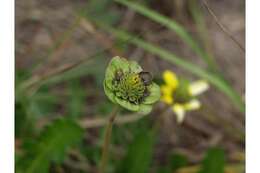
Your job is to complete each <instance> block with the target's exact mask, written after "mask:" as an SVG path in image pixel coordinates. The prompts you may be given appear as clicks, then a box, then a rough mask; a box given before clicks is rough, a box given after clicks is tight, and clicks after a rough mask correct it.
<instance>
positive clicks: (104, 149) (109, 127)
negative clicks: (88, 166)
mask: <svg viewBox="0 0 260 173" xmlns="http://www.w3.org/2000/svg"><path fill="white" fill-rule="evenodd" d="M118 110H119V107H118V106H115V108H114V109H113V111H112V113H111V115H110V117H109V119H108V123H107V126H106V129H105V139H104V143H103V147H102V156H101V162H100V167H99V173H104V171H105V167H106V162H107V159H108V149H109V145H110V139H111V134H112V127H113V123H114V120H115V117H116V115H117V113H118Z"/></svg>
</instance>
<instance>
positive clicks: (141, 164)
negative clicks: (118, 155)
mask: <svg viewBox="0 0 260 173" xmlns="http://www.w3.org/2000/svg"><path fill="white" fill-rule="evenodd" d="M153 146H154V135H153V133H149V132H145V131H142V132H140V133H139V134H137V135H136V136H135V138H134V140H133V142H132V144H130V145H129V148H128V151H127V154H126V156H125V157H124V158H123V160H122V161H121V163H120V165H119V167H118V168H117V170H116V171H115V172H116V173H122V172H123V173H146V172H149V171H148V170H149V167H150V162H151V159H152V154H153Z"/></svg>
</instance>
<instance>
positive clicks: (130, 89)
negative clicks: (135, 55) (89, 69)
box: [103, 56, 160, 114]
mask: <svg viewBox="0 0 260 173" xmlns="http://www.w3.org/2000/svg"><path fill="white" fill-rule="evenodd" d="M103 85H104V90H105V94H106V95H107V96H108V98H109V99H110V100H111V101H112V102H113V103H115V104H118V105H120V106H122V107H124V108H126V109H128V110H130V111H135V112H138V113H142V114H148V113H149V112H151V110H152V105H153V104H154V103H155V102H156V101H158V100H159V99H160V87H159V86H158V85H157V84H155V83H154V82H153V81H152V76H151V74H150V73H149V72H144V71H143V69H142V68H141V67H140V66H139V65H138V64H137V62H135V61H127V60H126V59H125V58H120V57H118V56H117V57H114V58H113V59H112V60H111V62H110V63H109V65H108V67H107V70H106V75H105V80H104V83H103Z"/></svg>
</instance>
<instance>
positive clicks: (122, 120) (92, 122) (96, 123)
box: [79, 114, 146, 129]
mask: <svg viewBox="0 0 260 173" xmlns="http://www.w3.org/2000/svg"><path fill="white" fill-rule="evenodd" d="M144 116H146V115H142V114H128V115H124V116H117V117H116V118H115V120H114V124H126V123H131V122H135V121H137V120H139V119H141V118H143V117H144ZM107 121H108V119H107V118H95V119H89V118H87V119H82V120H80V121H79V124H80V126H81V127H82V128H86V129H87V128H96V127H102V126H104V125H105V124H106V123H107Z"/></svg>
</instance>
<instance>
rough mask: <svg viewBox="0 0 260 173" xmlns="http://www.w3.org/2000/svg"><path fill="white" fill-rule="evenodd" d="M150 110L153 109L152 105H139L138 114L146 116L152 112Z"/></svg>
mask: <svg viewBox="0 0 260 173" xmlns="http://www.w3.org/2000/svg"><path fill="white" fill-rule="evenodd" d="M152 109H153V106H152V105H145V104H141V105H140V108H139V111H138V113H140V114H143V115H147V114H149V113H150V112H151V111H152Z"/></svg>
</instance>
